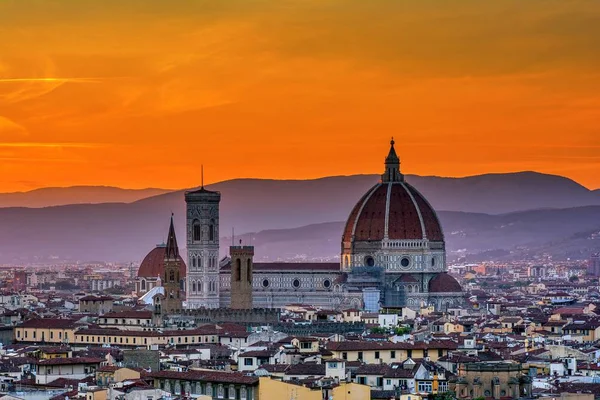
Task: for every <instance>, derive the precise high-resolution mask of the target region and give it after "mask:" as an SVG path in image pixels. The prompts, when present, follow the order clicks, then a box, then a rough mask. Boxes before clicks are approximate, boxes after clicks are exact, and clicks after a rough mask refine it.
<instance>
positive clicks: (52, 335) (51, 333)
mask: <svg viewBox="0 0 600 400" xmlns="http://www.w3.org/2000/svg"><path fill="white" fill-rule="evenodd" d="M50 339H54V332H53V331H50Z"/></svg>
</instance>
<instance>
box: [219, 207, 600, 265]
mask: <svg viewBox="0 0 600 400" xmlns="http://www.w3.org/2000/svg"><path fill="white" fill-rule="evenodd" d="M439 216H440V219H441V222H442V225H443V227H444V230H445V232H446V243H447V250H448V252H449V258H450V259H457V258H459V257H461V256H465V255H466V256H467V258H468V259H470V260H476V259H485V257H486V256H487V255H488V254H491V253H492V252H496V253H497V254H498V255H500V254H501V255H502V257H501V258H504V259H510V258H512V259H518V258H520V257H534V256H536V255H539V254H542V253H548V254H552V255H553V256H554V257H557V258H558V259H566V258H568V257H571V258H587V257H589V254H590V253H591V252H592V251H598V250H600V239H591V235H592V233H594V232H598V231H600V206H590V207H579V208H570V209H556V210H538V211H525V212H519V213H511V214H504V215H486V214H474V213H462V212H452V211H441V212H440V213H439ZM343 226H344V222H331V223H323V224H314V225H308V226H304V227H300V228H296V229H280V230H266V231H262V232H258V233H250V234H246V235H242V236H239V237H237V238H236V240H238V239H242V240H243V241H244V243H246V244H252V245H254V246H255V247H256V254H257V255H260V256H261V257H263V258H266V259H270V258H273V257H277V256H283V257H286V258H290V257H294V256H306V257H309V258H318V257H323V258H330V257H334V256H336V255H337V254H338V253H339V251H340V238H341V232H342V229H343ZM224 240H225V241H226V242H230V241H231V240H230V237H227V238H224ZM594 249H595V250H594ZM497 257H498V256H497ZM499 258H500V257H499Z"/></svg>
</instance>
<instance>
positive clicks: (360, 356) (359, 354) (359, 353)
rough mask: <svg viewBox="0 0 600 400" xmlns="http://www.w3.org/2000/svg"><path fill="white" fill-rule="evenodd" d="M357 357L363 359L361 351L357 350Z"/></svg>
mask: <svg viewBox="0 0 600 400" xmlns="http://www.w3.org/2000/svg"><path fill="white" fill-rule="evenodd" d="M358 359H359V360H360V361H362V359H363V352H362V351H359V352H358Z"/></svg>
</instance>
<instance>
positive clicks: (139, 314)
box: [101, 310, 152, 319]
mask: <svg viewBox="0 0 600 400" xmlns="http://www.w3.org/2000/svg"><path fill="white" fill-rule="evenodd" d="M101 317H102V318H139V319H151V318H152V311H142V310H139V311H136V310H125V311H113V312H109V313H106V314H104V315H102V316H101Z"/></svg>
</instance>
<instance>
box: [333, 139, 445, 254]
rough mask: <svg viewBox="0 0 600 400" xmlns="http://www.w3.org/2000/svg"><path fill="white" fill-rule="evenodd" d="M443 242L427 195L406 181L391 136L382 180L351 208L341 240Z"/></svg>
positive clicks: (438, 224) (442, 235)
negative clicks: (424, 240)
mask: <svg viewBox="0 0 600 400" xmlns="http://www.w3.org/2000/svg"><path fill="white" fill-rule="evenodd" d="M384 239H388V240H407V239H412V240H423V239H426V240H429V241H434V242H442V241H444V234H443V232H442V227H441V225H440V221H439V220H438V217H437V215H436V213H435V211H434V210H433V208H432V207H431V205H430V204H429V203H428V202H427V200H425V197H423V195H422V194H421V193H419V192H418V191H417V189H415V188H414V187H412V186H411V185H409V184H408V183H407V182H405V180H404V175H403V174H402V173H401V172H400V159H399V158H398V156H397V154H396V150H395V149H394V140H393V139H392V142H391V147H390V152H389V154H388V156H387V157H386V159H385V172H384V173H383V175H381V183H378V184H376V185H375V186H373V187H372V188H371V189H370V190H369V191H368V192H367V193H365V195H364V196H363V197H362V198H361V199H360V200H359V202H358V203H356V205H355V206H354V208H353V209H352V212H351V213H350V216H349V217H348V221H347V222H346V227H345V229H344V234H343V237H342V241H343V242H344V243H350V242H352V241H355V242H356V241H378V240H384Z"/></svg>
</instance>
